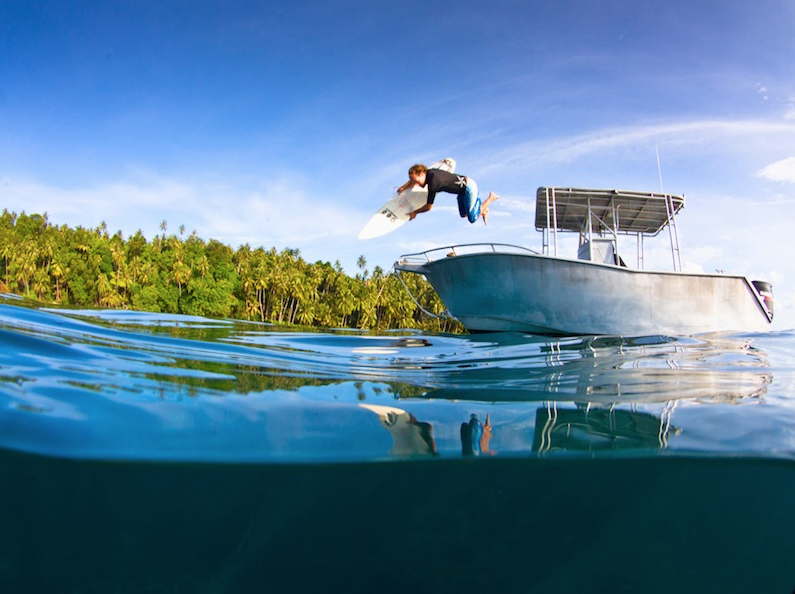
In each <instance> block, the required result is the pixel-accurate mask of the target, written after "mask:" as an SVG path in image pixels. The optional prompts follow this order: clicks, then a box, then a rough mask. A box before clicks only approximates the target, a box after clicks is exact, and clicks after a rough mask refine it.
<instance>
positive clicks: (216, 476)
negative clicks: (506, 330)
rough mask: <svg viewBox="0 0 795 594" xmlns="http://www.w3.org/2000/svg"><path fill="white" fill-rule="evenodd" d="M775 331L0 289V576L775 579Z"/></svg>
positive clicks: (409, 584) (515, 583) (446, 586)
mask: <svg viewBox="0 0 795 594" xmlns="http://www.w3.org/2000/svg"><path fill="white" fill-rule="evenodd" d="M793 396H795V335H794V334H793V333H792V332H788V331H782V332H774V333H770V334H764V335H722V336H699V337H667V336H649V337H594V336H582V337H572V338H566V339H549V338H544V337H539V336H532V335H524V334H494V335H471V336H452V335H429V334H422V333H417V332H410V331H396V332H386V333H382V334H380V335H372V334H366V333H360V332H356V331H352V330H328V331H323V332H317V331H311V332H310V331H297V330H285V329H280V328H277V327H275V326H271V325H267V324H255V323H247V322H240V321H228V320H210V319H205V318H196V317H187V316H170V315H160V314H150V313H136V312H127V311H105V310H65V309H48V308H42V307H36V306H31V304H27V303H24V302H22V301H20V300H18V299H14V298H11V297H5V298H4V299H3V301H1V302H0V476H2V477H3V480H4V482H3V489H2V491H0V510H1V511H0V523H2V525H3V527H4V529H3V531H2V532H0V584H2V585H3V588H2V591H3V592H44V591H62V592H251V591H263V592H270V591H273V592H284V591H312V592H316V591H324V590H330V589H339V590H340V591H349V592H354V591H361V592H372V591H381V592H393V591H394V592H405V591H416V592H425V591H433V592H461V591H464V590H467V591H475V590H477V591H486V592H488V591H506V592H529V591H532V592H574V591H576V592H604V591H610V592H695V591H698V592H721V593H724V592H782V593H785V594H791V592H793V590H795V564H793V563H792V551H793V550H795V506H793V505H792V504H791V500H792V493H793V492H795V466H793V459H794V457H795V406H793Z"/></svg>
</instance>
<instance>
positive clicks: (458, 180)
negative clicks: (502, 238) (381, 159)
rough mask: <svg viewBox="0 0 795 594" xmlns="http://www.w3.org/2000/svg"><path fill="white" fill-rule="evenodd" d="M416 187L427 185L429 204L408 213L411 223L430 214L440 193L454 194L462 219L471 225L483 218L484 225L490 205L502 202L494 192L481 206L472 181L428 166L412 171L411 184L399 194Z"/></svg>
mask: <svg viewBox="0 0 795 594" xmlns="http://www.w3.org/2000/svg"><path fill="white" fill-rule="evenodd" d="M414 186H420V187H421V188H424V187H426V186H427V188H428V201H427V202H426V203H425V204H424V205H423V206H421V207H420V208H418V209H417V210H414V211H412V212H410V213H409V220H410V221H413V220H414V218H415V217H416V216H417V215H418V214H420V213H422V212H428V211H429V210H431V209H432V208H433V201H434V200H435V199H436V194H437V192H447V193H449V194H455V195H456V197H457V198H458V214H459V215H461V217H462V218H463V217H466V218H467V220H469V222H470V223H474V222H475V221H477V220H478V219H479V218H483V222H484V223H485V222H486V216H487V215H488V214H489V206H490V205H491V203H492V202H494V201H495V200H497V199H499V196H497V194H495V193H494V192H491V193H490V194H489V197H488V198H486V200H485V202H483V203H482V204H481V200H480V194H479V193H478V185H477V184H476V183H475V180H473V179H472V178H469V177H466V176H465V175H459V174H457V173H449V172H447V171H442V170H440V169H428V168H427V167H426V166H425V165H422V164H419V163H418V164H417V165H413V166H412V167H411V169H409V181H407V182H406V183H405V184H403V185H402V186H400V188H398V193H400V192H402V191H404V190H408V189H409V188H412V187H414Z"/></svg>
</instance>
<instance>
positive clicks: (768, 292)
mask: <svg viewBox="0 0 795 594" xmlns="http://www.w3.org/2000/svg"><path fill="white" fill-rule="evenodd" d="M751 284H752V285H753V286H754V289H756V292H757V293H759V296H760V297H761V298H762V302H763V303H764V304H765V309H766V310H767V316H768V317H769V318H770V319H771V320H772V319H773V285H771V284H770V283H768V282H765V281H751Z"/></svg>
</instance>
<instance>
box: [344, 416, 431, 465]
mask: <svg viewBox="0 0 795 594" xmlns="http://www.w3.org/2000/svg"><path fill="white" fill-rule="evenodd" d="M359 406H361V407H362V408H366V409H367V410H369V411H371V412H374V413H375V414H377V415H378V420H380V421H381V425H383V426H384V428H386V430H387V431H389V433H390V435H391V436H392V444H393V445H392V449H391V450H390V451H389V453H390V454H392V455H393V456H401V457H414V456H435V455H436V442H435V441H434V439H433V425H431V424H430V423H425V422H423V421H418V420H417V418H416V417H415V416H414V415H412V414H411V413H408V412H406V411H405V410H402V409H400V408H395V407H392V406H380V405H378V404H360V405H359Z"/></svg>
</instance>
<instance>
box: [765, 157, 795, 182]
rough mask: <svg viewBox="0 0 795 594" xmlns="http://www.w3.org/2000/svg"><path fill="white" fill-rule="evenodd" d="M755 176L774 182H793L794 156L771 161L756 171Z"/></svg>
mask: <svg viewBox="0 0 795 594" xmlns="http://www.w3.org/2000/svg"><path fill="white" fill-rule="evenodd" d="M756 175H757V177H761V178H763V179H767V180H770V181H776V182H788V183H794V184H795V157H789V158H788V159H782V160H781V161H776V162H775V163H771V164H770V165H768V166H767V167H764V168H762V169H760V170H759V171H757V172H756Z"/></svg>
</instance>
